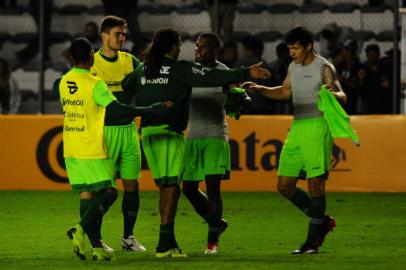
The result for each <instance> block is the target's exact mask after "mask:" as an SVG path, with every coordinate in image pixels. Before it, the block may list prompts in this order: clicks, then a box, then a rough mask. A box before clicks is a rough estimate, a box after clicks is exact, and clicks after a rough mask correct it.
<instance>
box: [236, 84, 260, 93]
mask: <svg viewBox="0 0 406 270" xmlns="http://www.w3.org/2000/svg"><path fill="white" fill-rule="evenodd" d="M241 87H242V88H244V89H245V90H246V91H247V92H248V93H255V92H258V91H260V90H261V86H259V85H258V84H256V83H254V82H245V83H243V84H242V85H241Z"/></svg>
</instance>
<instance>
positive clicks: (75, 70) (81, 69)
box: [72, 67, 90, 73]
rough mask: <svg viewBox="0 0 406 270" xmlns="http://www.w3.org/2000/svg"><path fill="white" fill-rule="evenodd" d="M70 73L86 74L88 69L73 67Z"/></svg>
mask: <svg viewBox="0 0 406 270" xmlns="http://www.w3.org/2000/svg"><path fill="white" fill-rule="evenodd" d="M72 71H74V72H82V73H88V72H90V70H88V69H84V68H78V67H73V68H72Z"/></svg>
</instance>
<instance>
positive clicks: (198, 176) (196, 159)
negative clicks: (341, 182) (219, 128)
mask: <svg viewBox="0 0 406 270" xmlns="http://www.w3.org/2000/svg"><path fill="white" fill-rule="evenodd" d="M206 175H221V176H222V179H229V178H230V146H229V144H228V142H227V141H226V140H224V139H215V138H205V139H188V140H186V145H185V155H184V172H183V180H184V181H202V180H203V179H205V177H206Z"/></svg>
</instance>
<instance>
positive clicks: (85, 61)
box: [54, 38, 171, 261]
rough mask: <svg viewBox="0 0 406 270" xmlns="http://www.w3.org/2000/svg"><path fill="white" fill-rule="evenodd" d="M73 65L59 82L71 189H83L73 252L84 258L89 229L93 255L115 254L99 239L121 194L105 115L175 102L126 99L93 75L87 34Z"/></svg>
mask: <svg viewBox="0 0 406 270" xmlns="http://www.w3.org/2000/svg"><path fill="white" fill-rule="evenodd" d="M69 51H70V54H71V57H72V60H73V62H74V64H75V65H74V67H73V68H72V70H71V71H69V72H68V73H67V74H65V75H64V76H63V77H62V78H61V79H59V80H57V81H56V82H55V84H54V89H55V90H58V92H59V95H60V100H61V103H62V107H63V114H64V127H63V142H64V149H63V152H64V158H65V164H66V170H67V173H68V178H69V183H70V184H71V186H72V190H73V191H75V192H78V193H79V195H80V202H81V206H80V210H81V221H80V222H79V224H77V225H76V226H74V227H73V228H71V229H70V230H69V231H68V232H67V234H68V237H69V238H70V239H72V240H73V246H74V252H75V253H76V254H77V255H78V257H79V258H80V259H82V260H84V259H85V251H84V243H85V242H84V235H85V234H87V236H88V238H89V240H90V243H91V245H92V248H93V259H94V260H96V261H99V260H107V261H108V260H110V259H111V254H110V253H107V252H106V251H105V250H104V249H103V248H102V244H101V242H100V240H101V232H100V226H99V224H98V222H99V221H100V220H102V217H103V215H104V214H105V213H106V212H107V211H108V209H109V207H110V206H111V205H112V204H113V202H114V201H115V200H116V198H117V190H116V184H115V182H114V179H115V170H114V165H113V163H112V162H111V160H109V159H108V157H107V151H106V147H105V143H104V131H103V126H104V115H105V111H106V108H109V109H114V110H116V111H117V112H118V114H119V115H121V116H122V117H125V116H128V115H130V116H132V117H135V116H137V115H140V114H142V113H156V112H160V111H163V110H164V108H165V107H169V106H171V102H166V103H160V104H154V105H152V106H150V107H148V108H140V107H139V108H134V107H130V106H127V105H123V104H121V103H119V102H117V101H116V98H115V97H114V96H113V95H112V94H111V92H110V91H109V90H108V88H107V85H106V84H105V83H104V82H103V81H102V80H100V79H98V78H96V77H94V76H91V75H90V72H89V70H90V67H91V66H92V64H93V59H94V58H93V57H94V52H93V49H92V45H91V43H90V42H89V41H88V40H87V39H85V38H78V39H76V40H74V41H73V42H72V44H71V46H70V48H69Z"/></svg>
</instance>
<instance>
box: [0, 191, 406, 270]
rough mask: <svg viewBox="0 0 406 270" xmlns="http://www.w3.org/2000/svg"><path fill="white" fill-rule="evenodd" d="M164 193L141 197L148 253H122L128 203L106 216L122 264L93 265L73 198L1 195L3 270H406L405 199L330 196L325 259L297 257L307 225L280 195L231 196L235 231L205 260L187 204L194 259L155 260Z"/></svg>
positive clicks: (182, 208)
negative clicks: (74, 236)
mask: <svg viewBox="0 0 406 270" xmlns="http://www.w3.org/2000/svg"><path fill="white" fill-rule="evenodd" d="M157 202H158V194H157V193H155V192H143V193H142V194H141V211H140V214H139V218H138V222H137V225H136V236H137V237H138V239H139V240H140V241H141V242H142V243H143V244H144V245H145V246H146V248H147V252H146V253H144V254H139V253H137V254H134V253H128V252H127V253H126V252H123V251H121V250H120V246H119V239H120V237H121V232H122V217H121V210H120V209H121V196H120V197H119V199H118V201H117V202H116V203H115V205H114V206H113V207H112V208H111V210H110V212H109V213H108V214H107V216H106V217H105V223H104V226H103V235H104V240H105V241H106V242H107V243H109V244H110V245H111V246H112V247H113V248H115V249H116V253H115V254H116V257H117V260H115V261H112V262H103V263H94V262H92V261H90V260H87V261H84V262H82V261H79V259H77V258H76V257H74V255H73V252H72V250H71V249H72V248H71V243H70V241H68V240H67V238H66V230H67V229H68V228H69V226H71V225H74V224H75V223H76V222H77V221H78V216H79V206H78V198H77V195H75V194H72V193H70V192H23V191H1V192H0V269H1V270H4V269H18V270H21V269H27V270H33V269H41V270H43V269H75V270H76V269H179V270H180V269H193V270H199V269H208V270H210V269H222V270H225V269H233V270H236V269H327V270H332V269H380V270H382V269H406V194H376V193H375V194H359V193H352V194H351V193H335V194H329V197H328V211H329V212H330V213H332V214H334V216H335V217H336V219H337V228H336V230H335V231H334V232H333V233H331V234H330V235H329V236H328V237H327V239H326V242H325V244H324V246H323V247H322V249H321V253H320V254H318V255H299V256H292V255H289V252H290V251H291V250H292V249H294V248H296V247H297V246H298V245H299V244H300V243H301V242H302V241H303V240H304V238H305V233H306V227H307V219H306V218H305V217H304V216H303V215H302V214H301V213H300V212H299V211H298V210H296V209H295V208H294V207H293V206H292V205H291V204H290V203H289V202H287V201H285V200H284V199H282V198H281V197H280V196H279V195H278V194H275V193H225V194H224V208H225V217H226V218H227V219H228V220H229V223H230V227H229V229H228V230H227V231H226V232H225V233H224V235H223V237H222V239H221V243H220V244H221V245H220V253H219V254H217V255H214V256H205V255H203V251H204V249H205V243H206V231H207V225H206V224H204V223H203V222H202V221H201V220H200V218H199V217H198V216H197V215H196V214H195V213H194V212H193V210H192V208H191V206H190V205H189V204H188V202H187V201H186V200H185V199H184V198H182V199H181V201H180V205H179V209H178V216H177V220H176V234H177V239H178V242H179V244H180V246H181V247H182V248H183V249H184V250H185V251H186V252H187V253H188V255H189V258H187V259H178V260H174V259H172V260H171V259H156V258H155V257H154V249H155V245H156V242H157V236H158V229H159V213H158V211H157Z"/></svg>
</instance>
